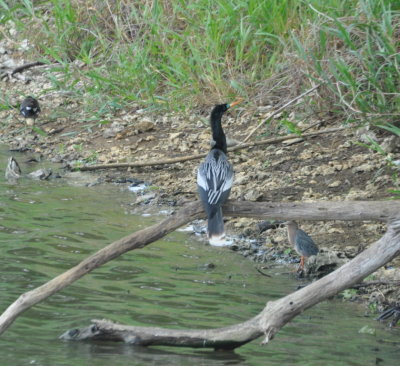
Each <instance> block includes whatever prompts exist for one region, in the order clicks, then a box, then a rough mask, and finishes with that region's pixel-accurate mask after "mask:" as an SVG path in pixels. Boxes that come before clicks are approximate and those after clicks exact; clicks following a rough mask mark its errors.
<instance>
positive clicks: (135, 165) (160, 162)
mask: <svg viewBox="0 0 400 366" xmlns="http://www.w3.org/2000/svg"><path fill="white" fill-rule="evenodd" d="M345 129H347V127H337V128H329V129H326V130H323V131H317V132H310V133H304V134H302V135H301V136H299V135H296V134H290V135H286V136H280V137H273V138H269V139H264V140H258V141H254V142H250V143H246V144H239V145H236V146H233V147H231V148H229V149H228V151H236V150H240V149H245V148H248V147H254V146H259V145H273V144H278V143H280V142H282V141H286V140H291V139H294V138H299V137H302V138H307V137H314V136H318V135H323V134H326V133H333V132H337V131H341V130H345ZM206 155H207V153H203V154H194V155H187V156H179V157H176V158H169V159H158V160H154V161H141V162H136V163H113V164H98V165H85V166H82V167H76V169H77V170H81V171H88V170H99V169H115V168H141V167H146V166H155V165H166V164H177V163H183V162H184V161H189V160H197V159H202V158H204V157H205V156H206Z"/></svg>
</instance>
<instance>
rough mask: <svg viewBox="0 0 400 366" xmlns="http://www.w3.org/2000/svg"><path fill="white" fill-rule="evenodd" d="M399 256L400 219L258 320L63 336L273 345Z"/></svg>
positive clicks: (97, 329) (107, 325)
mask: <svg viewBox="0 0 400 366" xmlns="http://www.w3.org/2000/svg"><path fill="white" fill-rule="evenodd" d="M399 254H400V216H398V217H397V218H396V219H393V220H392V221H391V222H390V225H389V227H388V230H387V232H386V234H385V235H384V236H383V237H382V238H381V239H380V240H378V241H377V242H375V243H374V244H373V245H371V246H370V247H369V248H368V249H366V250H365V251H364V252H362V253H361V254H359V255H358V256H357V257H355V258H354V259H352V260H351V261H350V262H348V263H346V264H345V265H343V266H342V267H340V268H339V269H337V270H336V271H334V272H332V273H330V274H329V275H327V276H325V277H323V278H322V279H320V280H318V281H316V282H314V283H312V284H310V285H308V286H306V287H304V288H302V289H301V290H298V291H296V292H294V293H292V294H290V295H287V296H285V297H283V298H281V299H279V300H276V301H270V302H268V303H267V305H266V307H265V308H264V309H263V310H262V311H261V312H260V313H259V314H258V315H257V316H255V317H253V318H252V319H249V320H247V321H245V322H243V323H240V324H235V325H232V326H229V327H224V328H215V329H205V330H177V329H166V328H158V327H135V326H129V325H122V324H115V323H112V322H110V321H107V320H93V321H92V322H93V324H91V325H89V326H87V327H84V328H83V329H72V330H69V331H67V332H65V333H64V334H62V335H61V338H62V339H64V340H106V341H110V340H112V341H122V342H127V343H130V344H135V345H141V346H155V345H158V346H184V347H194V348H215V349H234V348H237V347H239V346H241V345H243V344H245V343H248V342H250V341H252V340H254V339H256V338H258V337H260V336H262V335H265V339H264V342H263V343H264V344H265V343H268V342H269V341H270V340H271V339H272V338H273V337H274V336H275V334H276V333H277V332H278V331H279V329H281V328H282V327H283V326H284V325H285V324H286V323H288V322H289V321H290V320H291V319H293V318H294V317H295V316H297V315H299V314H300V313H302V312H303V311H304V310H306V309H308V308H310V307H312V306H313V305H315V304H317V303H319V302H321V301H323V300H325V299H327V298H329V297H331V296H333V295H335V294H337V293H338V292H340V291H342V290H344V289H346V288H348V287H351V286H352V285H354V284H355V283H357V282H359V281H360V280H362V279H363V278H365V277H366V276H368V275H369V274H371V273H372V272H374V271H376V270H377V269H378V268H380V267H382V266H383V265H384V264H386V263H387V262H389V261H391V260H392V259H393V258H394V257H395V256H397V255H399Z"/></svg>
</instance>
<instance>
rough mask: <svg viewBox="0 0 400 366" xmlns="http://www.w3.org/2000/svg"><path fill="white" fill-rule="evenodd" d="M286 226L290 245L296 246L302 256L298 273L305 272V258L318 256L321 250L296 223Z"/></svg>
mask: <svg viewBox="0 0 400 366" xmlns="http://www.w3.org/2000/svg"><path fill="white" fill-rule="evenodd" d="M284 224H285V225H287V229H288V238H289V243H290V244H292V245H293V246H294V249H295V250H296V252H297V253H298V254H299V255H300V256H301V258H300V266H299V268H298V271H303V269H304V258H307V257H311V256H312V255H317V254H318V252H319V249H318V247H317V245H316V244H315V243H314V240H312V239H311V237H310V236H309V235H308V234H307V233H306V232H304V231H303V230H301V229H299V225H298V224H297V222H296V221H286V222H284Z"/></svg>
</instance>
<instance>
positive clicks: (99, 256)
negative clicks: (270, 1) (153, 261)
mask: <svg viewBox="0 0 400 366" xmlns="http://www.w3.org/2000/svg"><path fill="white" fill-rule="evenodd" d="M398 208H399V204H398V201H397V202H396V201H386V202H362V201H359V202H358V201H357V202H319V203H318V202H316V203H272V202H271V203H264V202H246V201H243V202H233V201H228V203H227V204H226V205H225V206H224V214H225V215H226V216H247V217H260V218H276V219H307V220H334V219H339V220H367V219H368V220H386V219H387V218H388V217H389V216H391V215H396V214H397V213H398V211H399V209H398ZM201 216H204V213H203V210H202V207H201V203H200V202H193V203H190V204H189V205H187V206H186V207H184V208H182V209H181V210H179V211H178V212H177V213H176V214H174V215H172V216H170V217H168V218H166V219H165V220H163V221H161V222H160V223H158V224H155V225H153V226H150V227H148V228H146V229H143V230H140V231H138V232H136V233H133V234H131V235H128V236H126V237H125V238H122V239H120V240H117V241H115V242H114V243H112V244H110V245H108V246H106V247H105V248H103V249H101V250H99V251H98V252H96V253H95V254H93V255H91V256H89V257H88V258H86V259H85V260H83V261H82V262H81V263H79V264H78V265H77V266H75V267H73V268H71V269H69V270H68V271H66V272H64V273H62V274H61V275H59V276H57V277H55V278H54V279H52V280H50V281H49V282H47V283H45V284H44V285H42V286H40V287H37V288H35V289H33V290H31V291H29V292H26V293H24V294H22V295H21V296H20V297H19V298H18V299H17V300H16V301H15V302H14V303H12V304H11V305H10V306H9V307H8V308H7V309H6V310H5V311H4V313H3V314H2V315H1V316H0V334H2V333H3V332H4V331H5V330H6V329H7V328H8V327H9V326H10V325H11V324H12V323H13V321H14V320H15V319H16V318H17V317H18V316H19V315H20V314H21V313H23V312H24V311H26V310H27V309H29V308H31V307H32V306H34V305H35V304H37V303H39V302H40V301H43V300H44V299H46V298H47V297H49V296H51V295H53V294H54V293H56V292H58V291H60V290H62V289H63V288H65V287H66V286H68V285H70V284H71V283H73V282H74V281H76V280H78V279H79V278H81V277H82V276H84V275H85V274H87V273H89V272H90V271H92V270H93V269H95V268H97V267H99V266H101V265H103V264H105V263H107V262H108V261H110V260H112V259H114V258H117V257H118V256H120V255H121V254H123V253H126V252H127V251H129V250H133V249H138V248H143V247H144V246H146V245H148V244H150V243H152V242H154V241H156V240H158V239H160V238H162V237H163V236H165V235H167V234H168V233H170V232H171V231H173V230H175V229H177V228H178V227H180V226H182V225H185V224H186V223H188V222H190V221H192V220H194V219H196V218H199V217H201Z"/></svg>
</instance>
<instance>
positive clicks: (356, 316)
mask: <svg viewBox="0 0 400 366" xmlns="http://www.w3.org/2000/svg"><path fill="white" fill-rule="evenodd" d="M6 160H7V153H5V152H3V154H1V151H0V168H1V167H4V166H5V163H6ZM21 161H23V159H21ZM21 165H22V168H23V169H25V170H26V169H28V167H26V166H24V165H23V164H21ZM133 201H134V194H133V193H131V192H129V191H127V190H122V189H120V187H116V186H111V187H110V186H95V187H91V188H87V187H76V186H70V185H68V184H67V183H66V182H63V181H50V182H36V181H30V180H28V179H25V178H23V179H21V180H20V181H19V182H18V183H17V184H16V185H9V184H7V183H5V182H4V179H3V176H1V177H0V311H3V310H4V309H5V308H6V307H7V306H8V305H9V304H10V303H12V302H13V301H14V300H15V299H16V298H17V297H18V296H19V295H20V294H21V293H24V292H26V291H29V290H31V289H33V288H35V287H37V286H40V285H41V284H43V283H44V282H46V281H48V280H50V279H51V278H53V277H55V276H57V275H59V274H60V273H62V272H64V271H65V270H67V269H69V268H71V267H72V266H74V265H76V264H77V263H78V262H80V261H81V260H83V259H84V258H86V257H87V256H88V255H90V254H92V253H94V252H95V251H97V250H99V249H101V248H103V247H104V246H106V245H107V244H109V243H111V242H112V241H114V240H116V239H118V238H120V237H123V236H125V235H127V234H130V233H131V232H133V231H136V230H139V229H141V228H143V227H145V226H148V225H151V224H153V223H154V222H157V221H158V220H159V219H160V218H161V216H152V217H146V218H144V217H142V216H133V215H130V214H128V213H127V212H129V209H127V207H128V206H129V204H130V203H131V202H133ZM210 263H211V264H212V265H210ZM283 271H287V270H286V269H284V268H280V269H279V272H283ZM269 274H271V275H272V276H271V277H265V276H261V275H260V274H259V273H258V272H257V271H256V270H255V268H254V264H253V263H252V262H251V261H249V260H247V259H245V258H243V257H241V256H238V255H237V254H235V253H234V252H232V251H230V250H229V249H228V248H212V247H209V246H206V245H204V244H203V243H201V242H199V241H196V240H194V239H193V237H190V236H188V235H187V234H185V233H182V232H175V233H172V234H171V235H168V236H167V237H166V238H164V239H163V240H159V241H157V242H156V243H154V244H151V245H150V246H148V247H146V248H143V249H141V250H136V251H133V252H130V253H126V254H125V255H123V256H122V257H120V258H117V259H115V260H113V261H111V262H109V263H107V264H106V265H104V266H102V267H101V268H98V269H96V270H94V271H93V272H92V273H90V274H88V275H87V276H84V277H83V278H81V279H80V280H79V281H77V282H75V283H73V284H72V285H71V286H69V287H67V288H66V289H64V290H63V291H61V292H59V293H57V294H55V295H53V296H52V297H50V298H48V299H47V300H45V301H44V302H42V303H41V304H38V305H36V306H35V307H33V308H32V309H30V310H28V311H27V312H25V313H24V314H22V315H21V316H20V317H19V318H18V319H17V321H16V322H15V323H14V324H13V325H12V326H11V327H10V328H9V330H8V331H7V332H6V333H5V334H4V335H3V336H2V337H1V346H0V360H1V362H0V364H2V365H3V364H4V365H51V366H53V365H57V366H59V365H66V366H79V365H92V364H96V366H103V365H104V366H105V365H107V366H108V365H110V364H112V365H114V366H118V365H128V364H129V365H152V364H154V365H159V364H167V365H190V366H198V365H263V366H264V365H266V366H269V365H271V366H272V365H304V366H305V365H307V366H313V365H315V366H320V365H363V366H364V365H375V364H380V363H381V364H382V365H397V364H398V354H399V351H400V345H399V343H398V342H397V343H396V342H393V341H392V340H393V338H394V339H395V340H397V339H398V338H399V335H400V331H399V330H398V329H394V330H392V331H390V332H389V331H388V330H387V329H385V327H384V325H382V324H379V323H377V322H376V321H375V320H374V317H373V316H368V317H365V316H364V314H363V313H364V311H365V309H364V308H363V307H360V306H356V305H354V304H349V303H343V302H341V301H340V300H331V301H327V302H324V303H322V304H318V305H317V306H315V307H313V308H312V309H309V310H308V311H306V312H304V313H303V314H301V315H300V316H298V317H297V318H295V319H294V320H293V321H292V322H290V323H289V324H288V325H287V326H285V327H284V328H283V329H282V330H281V331H280V332H279V333H278V334H277V336H276V338H275V339H274V340H273V341H272V342H271V343H270V344H269V345H267V346H264V347H262V346H260V342H261V339H259V340H255V341H253V342H251V343H249V344H247V345H245V346H243V347H241V348H239V349H237V350H235V352H213V351H210V350H193V349H185V348H166V347H163V348H161V347H157V348H140V347H133V346H130V345H124V344H119V343H78V342H76V343H75V342H63V341H60V340H58V337H59V336H60V335H61V334H62V333H63V332H65V331H66V330H67V329H71V328H77V327H83V326H87V325H88V324H89V323H90V320H91V319H93V318H97V319H101V318H106V319H110V320H113V321H116V322H120V323H124V324H133V325H144V326H146V325H147V326H163V327H171V328H180V329H185V328H202V329H204V328H213V327H222V326H226V325H231V324H234V323H238V322H241V321H244V320H247V319H248V318H251V317H253V316H254V315H256V314H257V313H258V312H260V311H261V309H262V308H263V307H264V306H265V303H266V302H267V301H270V300H275V299H278V298H279V297H281V296H284V295H286V294H288V293H290V292H292V291H295V289H296V287H297V286H298V284H299V282H298V281H296V280H295V279H294V278H292V277H291V276H288V275H278V274H276V273H273V272H270V273H269ZM364 326H368V327H370V328H371V329H373V331H374V334H361V333H359V330H360V329H361V328H362V327H364ZM396 337H397V338H396Z"/></svg>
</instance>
